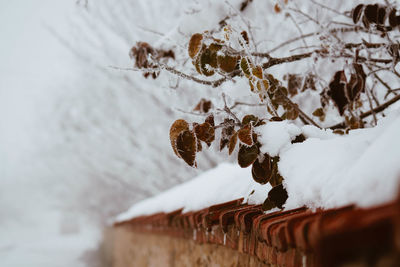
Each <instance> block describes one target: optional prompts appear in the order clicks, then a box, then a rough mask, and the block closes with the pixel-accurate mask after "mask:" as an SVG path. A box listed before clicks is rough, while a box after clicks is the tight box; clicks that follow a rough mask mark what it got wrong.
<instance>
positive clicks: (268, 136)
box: [257, 121, 301, 157]
mask: <svg viewBox="0 0 400 267" xmlns="http://www.w3.org/2000/svg"><path fill="white" fill-rule="evenodd" d="M257 131H258V132H259V133H260V140H259V141H260V143H261V144H263V146H262V147H261V152H262V153H267V154H268V155H270V156H271V157H276V156H278V155H279V154H280V152H281V151H282V150H283V149H285V148H286V147H287V146H288V145H290V143H291V141H292V140H293V139H294V138H295V137H296V136H297V135H299V134H301V129H300V128H299V127H297V126H296V125H294V124H293V123H289V122H288V121H281V122H278V121H274V122H269V123H267V124H265V125H262V126H260V127H259V128H257Z"/></svg>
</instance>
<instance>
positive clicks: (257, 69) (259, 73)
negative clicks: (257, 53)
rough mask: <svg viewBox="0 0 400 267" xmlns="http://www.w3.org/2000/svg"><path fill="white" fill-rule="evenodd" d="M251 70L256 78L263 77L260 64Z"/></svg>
mask: <svg viewBox="0 0 400 267" xmlns="http://www.w3.org/2000/svg"><path fill="white" fill-rule="evenodd" d="M251 72H252V73H253V75H254V76H256V77H257V78H258V79H262V78H263V70H262V68H261V66H257V67H254V68H252V70H251Z"/></svg>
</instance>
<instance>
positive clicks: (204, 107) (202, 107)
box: [193, 98, 212, 113]
mask: <svg viewBox="0 0 400 267" xmlns="http://www.w3.org/2000/svg"><path fill="white" fill-rule="evenodd" d="M211 107H212V103H211V101H210V100H206V99H204V98H202V99H201V100H200V101H199V103H198V104H197V105H196V107H195V108H194V109H193V110H195V111H199V112H201V113H207V112H208V111H209V110H210V109H211Z"/></svg>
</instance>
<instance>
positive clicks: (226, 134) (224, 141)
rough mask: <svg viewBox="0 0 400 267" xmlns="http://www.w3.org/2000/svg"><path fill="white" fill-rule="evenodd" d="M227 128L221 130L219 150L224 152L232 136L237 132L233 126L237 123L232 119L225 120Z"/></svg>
mask: <svg viewBox="0 0 400 267" xmlns="http://www.w3.org/2000/svg"><path fill="white" fill-rule="evenodd" d="M224 123H225V126H224V127H223V128H222V130H221V141H220V144H219V150H220V151H222V149H224V148H225V147H226V146H227V145H228V143H229V140H230V138H231V136H232V135H233V134H234V132H235V127H234V126H233V125H234V124H235V121H234V120H232V119H225V120H224Z"/></svg>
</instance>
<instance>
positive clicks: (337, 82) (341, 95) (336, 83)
mask: <svg viewBox="0 0 400 267" xmlns="http://www.w3.org/2000/svg"><path fill="white" fill-rule="evenodd" d="M344 75H345V74H344V71H342V70H341V71H337V72H336V73H335V75H334V76H333V79H332V81H331V82H330V83H329V90H328V92H327V94H328V96H330V98H331V99H332V100H333V102H334V103H335V105H336V107H337V108H338V110H339V113H340V115H343V112H344V108H345V107H346V105H347V104H348V103H349V102H348V99H347V97H346V94H345V87H346V82H345V81H346V78H345V76H344Z"/></svg>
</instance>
